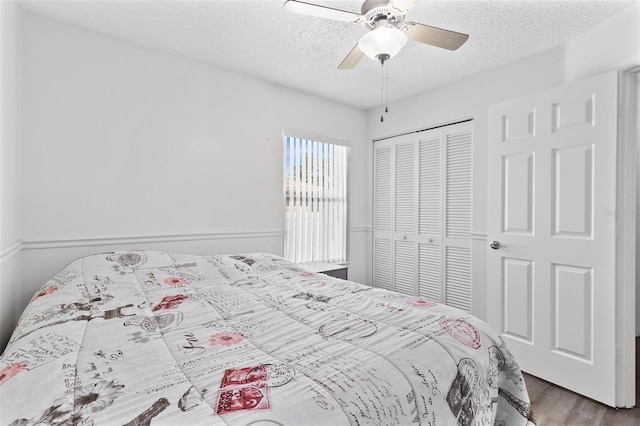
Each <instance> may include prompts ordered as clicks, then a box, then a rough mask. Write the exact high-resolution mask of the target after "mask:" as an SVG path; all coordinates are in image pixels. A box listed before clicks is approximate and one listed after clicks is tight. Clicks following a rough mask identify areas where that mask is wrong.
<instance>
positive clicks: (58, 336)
mask: <svg viewBox="0 0 640 426" xmlns="http://www.w3.org/2000/svg"><path fill="white" fill-rule="evenodd" d="M529 415H530V404H529V399H528V395H527V392H526V389H525V384H524V380H523V377H522V374H521V372H520V369H519V368H518V365H517V364H516V362H515V361H514V359H513V357H512V356H511V354H510V352H509V350H508V349H507V347H506V346H505V344H504V342H503V341H502V340H501V339H500V338H499V337H498V336H497V335H496V333H495V332H493V331H492V330H491V329H490V328H489V327H488V326H487V325H486V324H485V323H484V322H482V321H480V320H478V319H477V318H475V317H473V316H471V315H469V314H466V313H464V312H462V311H460V310H457V309H453V308H450V307H447V306H445V305H441V304H437V303H435V302H432V301H430V300H427V299H423V298H420V297H413V296H407V295H403V294H398V293H393V292H389V291H386V290H381V289H375V288H371V287H368V286H365V285H361V284H357V283H354V282H350V281H343V280H339V279H336V278H331V277H328V276H326V275H323V274H317V273H312V272H308V271H305V270H304V269H301V268H300V267H298V266H296V265H294V264H292V263H290V262H288V261H286V260H284V259H282V258H279V257H277V256H273V255H268V254H243V255H236V256H208V257H203V256H192V255H184V254H173V253H165V252H155V251H133V252H121V253H105V254H100V255H93V256H88V257H84V258H80V259H78V260H76V261H74V262H72V263H71V264H69V265H68V266H67V267H66V268H65V269H64V270H62V271H61V272H60V273H59V274H58V275H56V276H55V277H54V278H53V279H51V280H50V281H49V282H47V283H46V285H44V286H43V287H42V288H41V289H40V291H38V292H37V294H36V295H35V296H34V297H33V299H32V301H31V303H30V304H29V306H27V308H26V309H25V311H24V313H23V315H22V317H21V319H20V321H19V323H18V325H17V326H16V329H15V331H14V333H13V336H12V338H11V341H10V342H9V345H8V346H7V348H6V349H5V351H4V353H3V355H2V358H1V359H0V424H1V425H3V426H4V425H40V424H47V425H63V424H65V425H67V424H68V425H71V424H73V425H154V426H155V425H243V426H251V425H254V426H258V425H272V426H275V425H287V426H304V425H331V426H334V425H413V424H420V425H436V424H437V425H444V426H447V425H462V426H466V425H491V424H496V425H526V424H527V423H528V420H527V419H528V417H529Z"/></svg>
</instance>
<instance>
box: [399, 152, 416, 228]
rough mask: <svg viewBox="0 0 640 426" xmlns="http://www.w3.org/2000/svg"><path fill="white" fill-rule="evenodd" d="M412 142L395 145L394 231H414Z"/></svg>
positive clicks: (413, 159)
mask: <svg viewBox="0 0 640 426" xmlns="http://www.w3.org/2000/svg"><path fill="white" fill-rule="evenodd" d="M414 164H415V158H414V143H413V142H410V143H402V144H398V145H396V157H395V185H394V193H395V194H394V195H395V212H394V213H395V227H394V229H395V232H398V233H404V234H410V233H413V232H415V225H414V220H415V208H414V201H415V193H414V173H415V171H414V170H415V166H414Z"/></svg>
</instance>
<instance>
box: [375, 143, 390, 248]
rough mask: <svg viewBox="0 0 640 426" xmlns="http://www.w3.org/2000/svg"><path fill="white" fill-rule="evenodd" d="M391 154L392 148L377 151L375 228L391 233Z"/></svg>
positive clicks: (377, 149)
mask: <svg viewBox="0 0 640 426" xmlns="http://www.w3.org/2000/svg"><path fill="white" fill-rule="evenodd" d="M391 154H392V147H391V146H383V147H380V148H376V150H375V183H374V205H375V210H374V216H375V218H374V226H375V229H376V231H383V232H385V231H387V232H388V231H391V220H392V217H391V195H392V190H391V189H392V179H391V178H392V176H391ZM389 254H390V253H389Z"/></svg>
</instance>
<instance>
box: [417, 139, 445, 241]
mask: <svg viewBox="0 0 640 426" xmlns="http://www.w3.org/2000/svg"><path fill="white" fill-rule="evenodd" d="M418 155H419V164H420V168H419V171H418V173H419V177H418V187H419V191H420V194H419V202H418V209H419V216H418V217H419V219H418V221H419V223H418V229H419V233H420V234H421V235H434V236H435V235H440V227H441V221H440V216H441V210H440V204H441V202H442V200H441V197H442V194H441V182H440V164H441V163H440V138H436V139H430V140H424V141H420V145H419V154H418Z"/></svg>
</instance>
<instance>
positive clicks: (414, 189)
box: [373, 121, 472, 312]
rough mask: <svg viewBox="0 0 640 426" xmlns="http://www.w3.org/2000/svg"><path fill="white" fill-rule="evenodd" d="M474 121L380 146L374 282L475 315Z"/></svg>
mask: <svg viewBox="0 0 640 426" xmlns="http://www.w3.org/2000/svg"><path fill="white" fill-rule="evenodd" d="M471 143H472V122H471V121H466V122H462V123H457V124H452V125H447V126H441V127H437V128H433V129H429V130H424V131H418V132H413V133H409V134H405V135H401V136H396V137H392V138H387V139H383V140H379V141H375V142H374V233H373V283H374V286H375V287H380V288H385V289H388V290H394V291H398V292H401V293H406V294H411V295H415V296H421V297H425V298H428V299H431V300H433V301H436V302H441V303H446V304H448V305H450V306H455V307H457V308H460V309H463V310H465V311H467V312H471V239H470V232H471V176H472V174H471V170H472V169H471V168H472V161H471V152H472V151H471Z"/></svg>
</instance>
